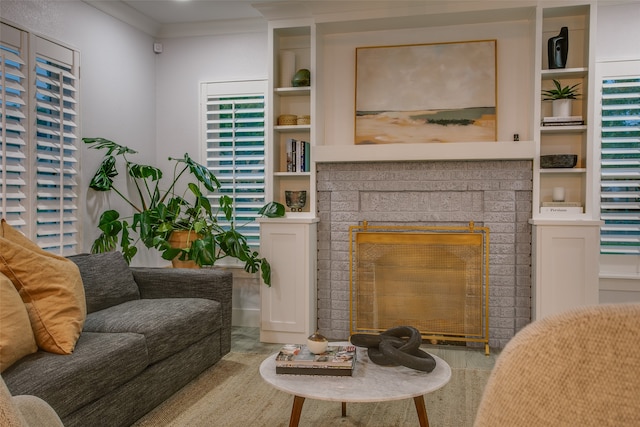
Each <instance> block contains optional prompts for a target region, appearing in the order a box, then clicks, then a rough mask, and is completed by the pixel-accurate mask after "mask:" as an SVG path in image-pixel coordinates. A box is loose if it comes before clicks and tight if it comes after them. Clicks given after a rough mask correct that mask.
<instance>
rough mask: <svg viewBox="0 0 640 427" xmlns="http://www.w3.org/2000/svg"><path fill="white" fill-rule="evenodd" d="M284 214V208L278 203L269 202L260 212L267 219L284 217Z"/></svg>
mask: <svg viewBox="0 0 640 427" xmlns="http://www.w3.org/2000/svg"><path fill="white" fill-rule="evenodd" d="M284 212H285V210H284V206H283V205H282V203H278V202H269V203H267V204H266V205H264V206H263V207H262V208H261V209H260V210H259V211H258V213H259V214H260V215H263V216H266V217H267V218H280V217H283V216H284Z"/></svg>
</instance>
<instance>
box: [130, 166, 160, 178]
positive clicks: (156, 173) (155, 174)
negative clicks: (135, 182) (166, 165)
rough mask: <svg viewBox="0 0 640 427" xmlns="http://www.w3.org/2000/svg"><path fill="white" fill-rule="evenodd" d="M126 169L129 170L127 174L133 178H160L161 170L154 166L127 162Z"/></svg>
mask: <svg viewBox="0 0 640 427" xmlns="http://www.w3.org/2000/svg"><path fill="white" fill-rule="evenodd" d="M127 169H128V170H129V175H131V176H132V177H134V178H141V179H147V178H150V179H151V180H152V181H157V180H159V179H160V178H162V171H161V170H160V169H158V168H156V167H154V166H148V165H139V164H137V163H127Z"/></svg>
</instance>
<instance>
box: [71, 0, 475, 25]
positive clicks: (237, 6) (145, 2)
mask: <svg viewBox="0 0 640 427" xmlns="http://www.w3.org/2000/svg"><path fill="white" fill-rule="evenodd" d="M83 1H84V2H86V3H89V4H92V5H94V6H95V7H97V8H99V9H101V10H103V11H106V12H107V13H110V14H112V15H123V14H124V15H127V14H129V15H138V17H141V18H143V19H144V20H147V21H148V22H149V23H150V24H152V25H156V26H167V25H176V24H177V25H179V24H195V23H201V22H216V21H218V22H220V21H234V20H235V21H237V20H256V19H260V20H264V19H270V18H272V17H273V13H276V12H277V13H278V15H281V16H282V15H283V14H284V15H289V16H287V17H292V16H296V14H298V15H299V14H301V13H304V14H306V15H307V16H309V14H313V13H342V12H348V11H358V10H363V9H368V10H373V9H384V8H391V9H394V8H398V7H402V6H415V5H425V4H430V5H435V4H438V3H441V4H445V3H446V0H445V1H443V0H83ZM448 1H454V0H448ZM455 1H461V0H455ZM466 1H469V0H466ZM471 1H483V0H471Z"/></svg>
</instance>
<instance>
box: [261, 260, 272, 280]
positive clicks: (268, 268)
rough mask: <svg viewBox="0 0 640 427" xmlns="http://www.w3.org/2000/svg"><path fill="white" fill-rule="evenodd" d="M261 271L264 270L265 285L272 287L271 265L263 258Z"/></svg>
mask: <svg viewBox="0 0 640 427" xmlns="http://www.w3.org/2000/svg"><path fill="white" fill-rule="evenodd" d="M260 270H262V281H263V282H264V284H265V285H267V286H269V287H271V264H269V262H268V261H267V260H266V258H262V260H261V263H260Z"/></svg>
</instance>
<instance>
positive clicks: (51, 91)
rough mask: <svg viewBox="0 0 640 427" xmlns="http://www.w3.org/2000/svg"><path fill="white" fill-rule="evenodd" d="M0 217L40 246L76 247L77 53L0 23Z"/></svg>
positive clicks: (69, 250)
mask: <svg viewBox="0 0 640 427" xmlns="http://www.w3.org/2000/svg"><path fill="white" fill-rule="evenodd" d="M1 25H2V32H1V33H0V34H1V38H0V54H1V56H0V58H1V61H2V63H1V64H0V65H1V67H2V68H1V72H2V75H1V76H0V83H1V84H2V92H1V94H2V106H1V107H2V110H1V112H2V122H1V124H2V129H1V131H2V150H1V153H0V154H1V155H2V158H1V164H0V165H1V168H2V170H1V176H0V179H1V180H2V181H1V183H2V187H1V191H2V202H1V203H0V207H1V209H2V212H1V214H2V217H3V218H5V219H6V220H7V222H8V223H10V224H11V225H12V226H14V227H16V228H18V229H19V230H20V231H22V232H23V233H24V234H25V235H26V236H27V237H28V238H30V239H31V240H33V241H35V242H36V243H37V244H38V245H39V246H40V247H41V248H43V249H45V250H47V251H50V252H53V253H56V254H59V255H71V254H74V253H77V251H78V241H79V236H78V233H79V231H78V228H79V227H78V223H79V218H78V217H79V212H78V209H79V208H78V206H79V197H78V190H77V187H78V181H77V174H78V168H77V164H78V155H79V151H78V149H77V139H78V128H77V123H78V117H77V111H78V108H77V100H78V93H77V88H78V86H79V83H78V72H79V66H78V57H79V55H78V53H77V52H75V51H73V50H71V49H68V48H66V47H64V46H61V45H59V44H57V43H54V42H51V41H49V40H46V39H44V38H42V37H38V36H35V35H33V34H29V33H27V32H25V31H22V30H20V29H17V28H15V27H12V26H9V25H6V24H1Z"/></svg>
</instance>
